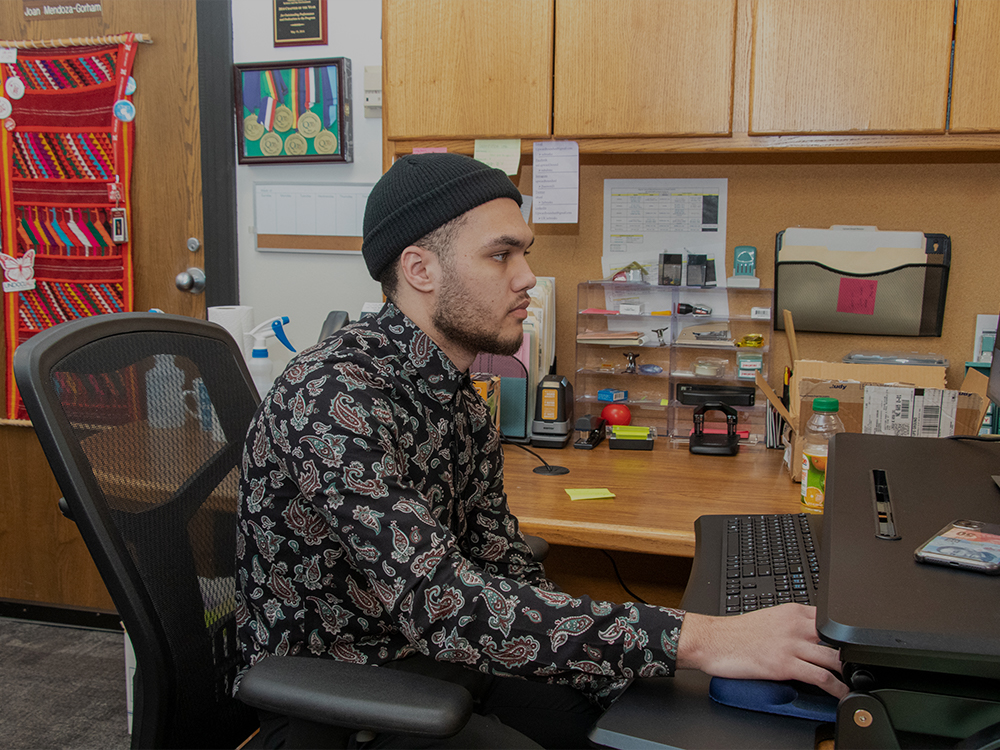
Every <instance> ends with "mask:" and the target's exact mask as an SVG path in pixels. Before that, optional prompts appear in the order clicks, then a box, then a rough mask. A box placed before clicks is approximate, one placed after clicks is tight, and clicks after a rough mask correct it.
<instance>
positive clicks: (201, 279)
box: [174, 268, 205, 294]
mask: <svg viewBox="0 0 1000 750" xmlns="http://www.w3.org/2000/svg"><path fill="white" fill-rule="evenodd" d="M174 283H175V284H176V285H177V288H178V289H180V290H181V291H182V292H191V294H201V293H202V292H203V291H205V272H204V271H202V270H201V269H200V268H189V269H188V270H186V271H181V272H180V273H179V274H177V278H176V279H174Z"/></svg>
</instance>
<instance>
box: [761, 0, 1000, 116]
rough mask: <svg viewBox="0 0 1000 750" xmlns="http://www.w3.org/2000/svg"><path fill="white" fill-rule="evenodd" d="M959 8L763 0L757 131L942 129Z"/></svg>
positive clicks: (950, 4) (931, 1)
mask: <svg viewBox="0 0 1000 750" xmlns="http://www.w3.org/2000/svg"><path fill="white" fill-rule="evenodd" d="M964 2H966V0H960V4H961V3H964ZM954 7H955V5H954V0H891V2H886V0H822V2H818V1H816V2H814V1H813V0H757V2H756V7H755V10H754V23H753V26H754V31H753V42H752V44H753V50H752V53H751V56H752V60H751V62H752V72H751V79H750V80H751V91H750V133H751V134H754V135H764V134H783V133H943V132H944V129H945V116H946V109H947V104H948V72H949V67H950V57H951V40H952V28H953V17H954V16H953V14H954ZM992 30H993V31H994V32H995V31H996V26H995V25H994V26H993V27H992ZM981 31H982V33H983V34H984V35H985V34H987V30H986V29H983V30H981ZM994 35H995V34H994ZM984 39H985V37H984ZM984 43H985V41H984ZM994 59H996V57H995V53H994Z"/></svg>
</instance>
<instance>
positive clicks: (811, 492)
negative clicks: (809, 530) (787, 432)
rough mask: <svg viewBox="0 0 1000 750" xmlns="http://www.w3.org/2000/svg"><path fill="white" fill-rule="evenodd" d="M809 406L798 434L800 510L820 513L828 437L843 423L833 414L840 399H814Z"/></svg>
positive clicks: (821, 509) (837, 430) (836, 411)
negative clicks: (800, 470)
mask: <svg viewBox="0 0 1000 750" xmlns="http://www.w3.org/2000/svg"><path fill="white" fill-rule="evenodd" d="M812 408H813V414H812V416H811V417H809V421H808V422H807V423H806V430H805V433H804V434H803V436H802V510H803V511H805V512H806V513H822V512H823V498H824V496H825V494H826V459H827V455H828V454H829V451H830V438H832V437H833V436H834V435H836V434H837V433H838V432H843V431H844V423H843V422H841V421H840V417H839V416H838V414H837V413H838V412H839V411H840V402H839V401H837V399H835V398H825V397H819V398H815V399H813V403H812Z"/></svg>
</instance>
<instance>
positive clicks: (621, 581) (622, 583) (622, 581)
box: [601, 549, 649, 604]
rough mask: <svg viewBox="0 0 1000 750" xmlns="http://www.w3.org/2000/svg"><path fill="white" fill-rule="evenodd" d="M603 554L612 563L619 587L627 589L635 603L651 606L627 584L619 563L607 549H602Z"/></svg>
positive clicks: (626, 591)
mask: <svg viewBox="0 0 1000 750" xmlns="http://www.w3.org/2000/svg"><path fill="white" fill-rule="evenodd" d="M601 552H603V553H604V556H605V557H606V558H608V559H609V560H610V561H611V567H612V568H614V571H615V578H617V579H618V585H620V586H621V587H622V588H623V589H625V593H626V594H628V595H629V596H631V597H632V598H633V599H634V600H635V601H637V602H639V603H640V604H649V602H647V601H646V600H645V599H643V598H642V597H641V596H639V595H638V594H637V593H635V592H634V591H633V590H632V589H630V588H629V587H628V586H627V585H626V584H625V579H624V578H622V574H621V573H620V572H619V571H618V563H616V562H615V558H613V557H612V556H611V553H610V552H608V551H607V550H606V549H602V550H601Z"/></svg>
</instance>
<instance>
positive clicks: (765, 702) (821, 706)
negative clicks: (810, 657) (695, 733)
mask: <svg viewBox="0 0 1000 750" xmlns="http://www.w3.org/2000/svg"><path fill="white" fill-rule="evenodd" d="M805 687H806V686H804V685H802V684H801V683H796V682H771V681H769V680H730V679H727V678H725V677H713V678H712V681H711V683H709V688H708V693H709V695H710V696H712V700H714V701H715V702H717V703H722V704H724V705H726V706H734V707H735V708H745V709H749V710H750V711H761V712H763V713H769V714H780V715H781V716H795V717H797V718H800V719H811V720H812V721H836V719H837V699H836V698H834V697H833V696H832V695H829V694H827V693H807V692H804V688H805ZM800 688H801V689H800ZM816 690H817V691H818V690H819V689H818V688H816Z"/></svg>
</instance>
